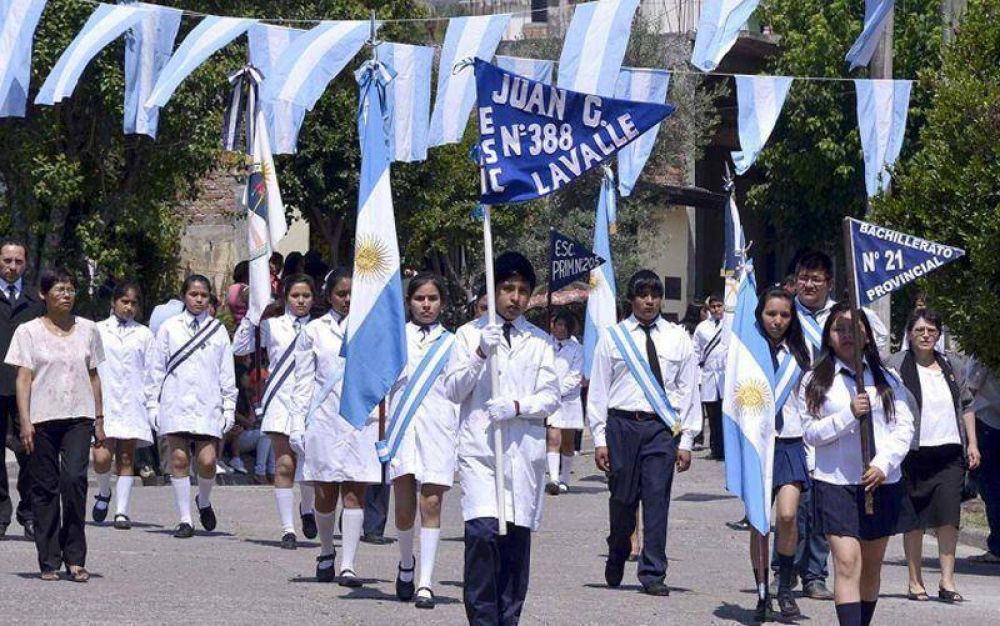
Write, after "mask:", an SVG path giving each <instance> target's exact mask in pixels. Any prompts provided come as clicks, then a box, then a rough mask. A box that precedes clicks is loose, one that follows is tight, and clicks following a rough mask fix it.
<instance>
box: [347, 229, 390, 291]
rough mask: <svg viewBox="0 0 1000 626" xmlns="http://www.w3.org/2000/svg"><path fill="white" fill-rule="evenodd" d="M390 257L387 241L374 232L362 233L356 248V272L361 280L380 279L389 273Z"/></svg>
mask: <svg viewBox="0 0 1000 626" xmlns="http://www.w3.org/2000/svg"><path fill="white" fill-rule="evenodd" d="M389 259H390V255H389V246H388V244H386V242H384V241H382V240H381V239H380V238H379V237H378V236H377V235H375V234H373V233H368V234H365V235H362V236H361V238H360V239H358V243H357V247H356V248H355V250H354V273H355V275H356V276H357V278H359V279H361V280H371V281H376V280H380V279H382V278H385V276H386V274H388V273H389V270H390V267H389Z"/></svg>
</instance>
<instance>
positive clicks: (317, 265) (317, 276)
mask: <svg viewBox="0 0 1000 626" xmlns="http://www.w3.org/2000/svg"><path fill="white" fill-rule="evenodd" d="M302 269H303V270H304V272H305V273H306V274H307V275H309V276H312V279H313V282H314V283H316V284H317V285H320V284H322V282H323V280H324V279H326V275H327V274H328V273H329V272H330V266H329V265H327V264H326V263H325V262H324V261H323V257H322V256H320V253H319V252H317V251H315V250H310V251H308V252H306V256H305V258H304V264H303V268H302Z"/></svg>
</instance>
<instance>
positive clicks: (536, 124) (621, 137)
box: [475, 58, 675, 204]
mask: <svg viewBox="0 0 1000 626" xmlns="http://www.w3.org/2000/svg"><path fill="white" fill-rule="evenodd" d="M475 69H476V92H477V93H476V98H477V103H478V114H477V118H478V120H479V146H478V147H479V159H480V164H481V166H482V177H483V181H482V183H483V186H482V188H483V193H482V196H480V201H481V202H483V203H484V204H502V203H505V202H524V201H527V200H534V199H535V198H540V197H542V196H544V195H547V194H549V193H552V192H553V191H557V190H559V189H561V188H562V187H564V186H566V185H567V184H568V183H570V182H571V181H572V180H574V179H575V178H577V177H579V176H580V175H582V174H583V173H584V172H586V171H588V170H590V169H591V168H593V167H595V166H597V165H598V164H600V163H602V162H604V161H606V160H608V159H609V158H611V157H612V156H614V155H615V153H617V152H618V151H619V150H620V149H622V148H623V147H625V146H627V145H628V144H630V143H631V142H633V141H635V140H636V139H638V138H639V137H640V136H641V135H642V134H643V133H644V132H646V131H647V130H649V129H650V128H652V127H653V126H655V125H656V124H658V123H659V122H660V121H662V120H663V119H664V118H666V117H667V116H669V115H670V114H672V113H673V112H674V110H675V107H674V106H672V105H669V104H658V103H646V102H631V101H628V100H617V99H614V98H604V97H601V96H596V95H592V94H583V93H578V92H575V91H569V90H566V89H559V88H558V87H551V86H549V85H546V84H544V83H540V82H536V81H533V80H530V79H528V78H525V77H524V76H519V75H517V74H513V73H511V72H508V71H505V70H502V69H500V68H499V67H497V66H495V65H493V64H490V63H487V62H486V61H483V60H482V59H479V58H477V59H476V60H475Z"/></svg>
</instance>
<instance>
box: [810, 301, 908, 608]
mask: <svg viewBox="0 0 1000 626" xmlns="http://www.w3.org/2000/svg"><path fill="white" fill-rule="evenodd" d="M852 318H853V314H852V312H851V309H850V307H849V306H848V305H847V304H845V303H839V304H836V305H834V306H833V308H832V309H831V310H830V316H829V318H828V319H827V320H826V324H825V325H824V327H823V339H822V344H821V345H822V352H821V354H820V357H819V360H818V361H816V363H815V365H814V366H813V369H812V371H811V372H809V373H808V374H806V375H805V376H804V377H803V380H802V385H801V387H800V391H799V395H798V405H799V413H800V415H802V426H803V431H804V432H803V436H804V438H805V441H806V443H807V444H809V445H811V446H813V448H814V449H815V458H816V469H814V470H813V504H814V506H815V507H816V525H817V526H818V529H819V531H820V532H823V533H824V534H825V535H826V537H827V540H828V541H829V542H830V551H831V553H832V554H833V564H834V568H835V569H836V577H835V579H834V582H835V584H834V588H833V595H834V602H835V604H836V609H837V619H838V620H839V622H840V624H841V626H867V625H868V624H870V623H871V621H872V617H873V616H874V614H875V603H876V602H877V601H878V593H879V584H880V581H881V570H882V558H883V556H884V555H885V547H886V544H887V543H888V541H889V537H890V536H891V535H893V534H895V532H896V527H897V524H898V522H899V513H900V510H901V504H902V498H903V486H902V483H901V482H900V478H901V472H900V466H901V465H902V462H903V459H904V458H905V457H906V454H907V452H909V449H910V441H911V440H912V438H913V415H912V413H911V412H910V409H909V406H908V405H907V402H906V399H907V396H906V393H907V392H906V390H905V388H904V387H903V386H902V383H901V382H900V381H899V379H898V378H896V376H895V375H894V374H892V373H891V372H890V371H889V370H887V369H886V368H885V367H884V366H883V365H882V361H881V360H880V358H879V355H878V349H877V348H876V346H875V342H874V341H872V340H871V339H870V338H871V337H873V336H874V335H873V334H872V329H871V326H870V325H869V323H868V316H867V315H859V320H860V322H861V324H860V329H859V332H858V344H857V345H856V344H855V341H854V338H853V336H852V331H851V324H852ZM856 350H862V351H863V359H864V371H863V373H862V376H863V380H864V384H863V389H864V391H862V392H861V393H858V392H857V391H856V383H855V380H856V376H857V373H856V372H855V367H854V358H855V351H856ZM872 396H874V399H872ZM865 416H868V417H867V418H865ZM866 426H867V427H868V428H869V435H870V437H871V442H872V445H873V448H872V449H873V450H874V456H873V457H872V459H871V462H870V463H869V464H868V467H867V468H866V467H865V463H864V460H863V458H864V457H863V455H862V451H861V430H862V428H865V427H866ZM869 492H870V493H872V494H873V496H874V514H873V515H868V514H866V513H865V494H866V493H869Z"/></svg>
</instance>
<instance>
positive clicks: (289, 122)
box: [247, 24, 306, 154]
mask: <svg viewBox="0 0 1000 626" xmlns="http://www.w3.org/2000/svg"><path fill="white" fill-rule="evenodd" d="M304 32H305V31H304V30H300V29H298V28H286V27H284V26H275V25H273V24H254V25H253V27H251V28H250V30H249V32H248V33H247V40H248V42H249V49H250V64H251V65H253V66H254V67H256V68H257V69H258V70H259V71H260V73H261V74H262V75H263V77H264V81H263V83H261V86H260V93H261V95H262V97H261V101H260V106H261V108H262V109H263V110H264V117H265V118H266V119H267V129H268V133H269V134H270V136H271V142H272V146H271V147H272V148H273V151H274V154H295V151H296V146H297V144H298V139H299V130H300V129H301V128H302V121H303V120H304V119H305V116H306V110H305V107H301V106H298V105H297V104H293V103H291V102H285V101H283V100H267V99H264V98H263V94H264V93H265V92H266V91H267V85H268V76H270V75H271V74H273V73H274V67H275V65H277V63H278V59H279V58H281V55H282V54H284V52H285V50H287V49H288V47H289V46H290V45H291V44H292V42H293V41H295V39H297V38H298V37H299V36H300V35H301V34H302V33H304Z"/></svg>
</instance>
